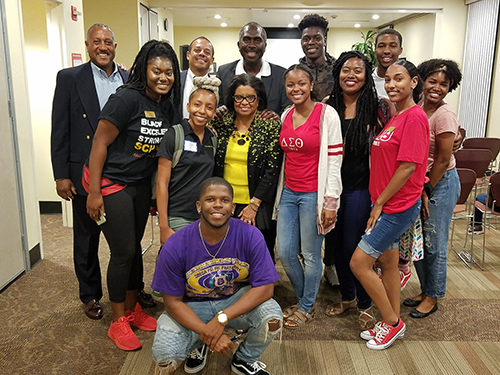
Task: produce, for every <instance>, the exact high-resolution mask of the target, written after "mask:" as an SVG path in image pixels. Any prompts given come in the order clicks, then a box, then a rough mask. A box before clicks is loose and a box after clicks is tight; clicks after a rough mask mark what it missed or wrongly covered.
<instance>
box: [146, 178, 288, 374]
mask: <svg viewBox="0 0 500 375" xmlns="http://www.w3.org/2000/svg"><path fill="white" fill-rule="evenodd" d="M199 199H200V200H199V201H198V202H196V206H197V208H198V213H199V214H200V220H198V221H196V222H194V223H192V224H190V225H188V226H186V227H185V228H183V229H181V230H179V231H178V232H176V233H175V234H174V235H172V237H170V238H169V239H168V241H166V242H165V244H164V245H163V248H162V250H161V252H160V255H159V257H158V263H157V265H156V270H155V274H154V277H153V283H152V288H153V289H154V290H157V291H159V292H161V293H163V298H164V302H165V310H166V312H164V313H163V314H162V315H161V316H160V318H159V319H158V327H157V330H156V335H155V339H154V343H153V358H154V360H155V361H156V363H157V370H160V371H159V372H161V373H162V374H163V373H170V372H174V371H175V369H176V368H177V367H179V365H180V364H181V363H182V361H183V360H184V359H185V358H187V360H186V363H185V365H184V370H185V371H186V372H187V373H189V374H194V373H197V372H199V371H201V370H202V369H203V368H204V367H205V364H206V357H207V352H208V349H209V350H210V351H213V352H216V353H219V354H226V353H229V352H230V351H231V350H232V349H233V348H234V347H235V345H237V344H236V343H234V342H233V341H231V338H230V337H229V336H228V335H226V334H224V333H223V331H224V327H225V326H227V327H228V328H233V329H237V330H243V331H248V335H247V337H246V339H245V340H244V341H243V342H242V343H241V344H239V346H238V349H237V350H236V352H235V354H234V356H233V360H232V362H231V370H232V371H233V372H235V373H237V374H242V375H247V374H255V375H257V374H258V375H268V374H269V372H268V371H266V370H265V367H266V366H265V365H264V364H263V363H262V362H260V361H259V359H260V357H261V355H262V353H263V352H264V350H265V349H266V348H267V347H268V345H269V344H270V343H271V341H272V340H273V339H274V338H275V337H276V335H278V333H279V332H280V331H281V328H282V320H283V317H282V316H283V313H282V311H281V309H280V307H279V305H278V303H277V302H276V301H275V300H273V299H272V298H271V297H272V296H273V292H274V284H273V283H274V282H275V281H278V280H279V276H278V273H277V272H276V269H275V267H274V264H273V261H272V260H271V256H270V255H269V251H268V250H267V247H266V243H265V241H264V238H263V236H262V234H261V233H260V231H259V230H258V229H257V228H255V227H253V226H252V225H249V224H247V223H245V222H243V221H241V220H238V219H234V218H231V215H232V212H233V210H234V208H235V204H234V203H233V189H232V187H231V185H230V184H229V183H228V182H227V181H226V180H224V179H222V178H219V177H213V178H209V179H207V180H205V181H204V182H203V183H202V184H201V186H200V198H199Z"/></svg>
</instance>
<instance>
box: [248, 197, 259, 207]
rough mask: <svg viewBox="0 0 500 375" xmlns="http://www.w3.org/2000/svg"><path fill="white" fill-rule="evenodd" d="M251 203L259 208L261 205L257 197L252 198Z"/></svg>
mask: <svg viewBox="0 0 500 375" xmlns="http://www.w3.org/2000/svg"><path fill="white" fill-rule="evenodd" d="M250 204H253V205H255V206H256V207H257V208H259V207H260V204H258V203H257V201H256V200H255V199H253V198H252V199H250Z"/></svg>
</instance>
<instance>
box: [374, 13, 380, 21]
mask: <svg viewBox="0 0 500 375" xmlns="http://www.w3.org/2000/svg"><path fill="white" fill-rule="evenodd" d="M372 18H373V19H374V20H378V19H379V18H380V16H379V15H378V14H374V15H373V16H372Z"/></svg>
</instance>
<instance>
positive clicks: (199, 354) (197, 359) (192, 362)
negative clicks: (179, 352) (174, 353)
mask: <svg viewBox="0 0 500 375" xmlns="http://www.w3.org/2000/svg"><path fill="white" fill-rule="evenodd" d="M207 354H208V346H207V345H206V344H203V345H202V346H201V348H197V349H195V350H191V352H190V353H189V354H188V356H187V359H186V363H185V364H184V371H185V372H187V373H188V374H196V373H197V372H199V371H201V370H203V368H204V367H205V365H206V364H207Z"/></svg>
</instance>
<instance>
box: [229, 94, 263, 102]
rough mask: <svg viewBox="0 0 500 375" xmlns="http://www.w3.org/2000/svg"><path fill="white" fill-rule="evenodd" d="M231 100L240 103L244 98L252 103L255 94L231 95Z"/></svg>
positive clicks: (255, 97)
mask: <svg viewBox="0 0 500 375" xmlns="http://www.w3.org/2000/svg"><path fill="white" fill-rule="evenodd" d="M233 100H234V101H235V102H236V103H241V102H242V101H243V100H246V101H247V103H248V104H252V103H253V102H254V101H255V100H257V96H255V95H248V96H241V95H233Z"/></svg>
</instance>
